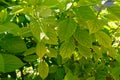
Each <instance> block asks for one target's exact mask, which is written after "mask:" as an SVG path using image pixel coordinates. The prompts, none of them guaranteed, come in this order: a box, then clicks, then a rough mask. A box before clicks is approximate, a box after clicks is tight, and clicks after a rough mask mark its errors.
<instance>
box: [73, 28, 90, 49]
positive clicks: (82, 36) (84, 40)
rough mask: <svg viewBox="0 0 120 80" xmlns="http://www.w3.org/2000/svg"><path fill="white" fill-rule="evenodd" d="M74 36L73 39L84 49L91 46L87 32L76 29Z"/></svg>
mask: <svg viewBox="0 0 120 80" xmlns="http://www.w3.org/2000/svg"><path fill="white" fill-rule="evenodd" d="M74 36H75V39H76V40H77V41H78V42H79V44H81V45H83V46H86V47H91V46H92V41H91V36H90V34H89V32H88V31H87V30H81V29H80V28H78V29H77V30H76V32H75V35H74Z"/></svg>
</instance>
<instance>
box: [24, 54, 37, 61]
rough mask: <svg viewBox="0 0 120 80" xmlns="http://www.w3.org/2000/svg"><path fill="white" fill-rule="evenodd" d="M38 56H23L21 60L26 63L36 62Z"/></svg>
mask: <svg viewBox="0 0 120 80" xmlns="http://www.w3.org/2000/svg"><path fill="white" fill-rule="evenodd" d="M37 58H38V56H37V55H28V56H25V57H24V58H23V60H25V61H27V62H32V61H35V60H37Z"/></svg>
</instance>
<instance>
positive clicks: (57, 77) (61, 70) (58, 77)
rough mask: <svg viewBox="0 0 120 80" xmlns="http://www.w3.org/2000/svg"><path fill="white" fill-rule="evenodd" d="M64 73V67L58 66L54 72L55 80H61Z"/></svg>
mask: <svg viewBox="0 0 120 80" xmlns="http://www.w3.org/2000/svg"><path fill="white" fill-rule="evenodd" d="M64 75H65V70H64V68H58V69H57V72H56V74H55V80H63V78H64Z"/></svg>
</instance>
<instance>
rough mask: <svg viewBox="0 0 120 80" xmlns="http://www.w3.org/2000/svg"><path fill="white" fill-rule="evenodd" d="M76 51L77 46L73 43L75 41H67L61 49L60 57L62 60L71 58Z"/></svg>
mask: <svg viewBox="0 0 120 80" xmlns="http://www.w3.org/2000/svg"><path fill="white" fill-rule="evenodd" d="M74 49H75V45H74V42H73V39H72V38H71V39H69V40H68V41H65V42H64V43H63V44H62V45H61V47H60V55H61V56H62V58H69V57H70V56H71V55H72V54H73V51H74Z"/></svg>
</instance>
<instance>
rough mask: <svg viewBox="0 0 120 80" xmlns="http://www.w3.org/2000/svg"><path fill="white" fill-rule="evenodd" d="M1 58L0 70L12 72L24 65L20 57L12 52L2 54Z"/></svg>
mask: <svg viewBox="0 0 120 80" xmlns="http://www.w3.org/2000/svg"><path fill="white" fill-rule="evenodd" d="M0 59H1V60H0V64H1V65H0V72H4V73H6V72H12V71H15V70H16V69H19V68H20V67H22V66H23V65H24V63H23V62H22V61H21V60H20V59H19V58H17V57H16V56H14V55H10V54H0Z"/></svg>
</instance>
